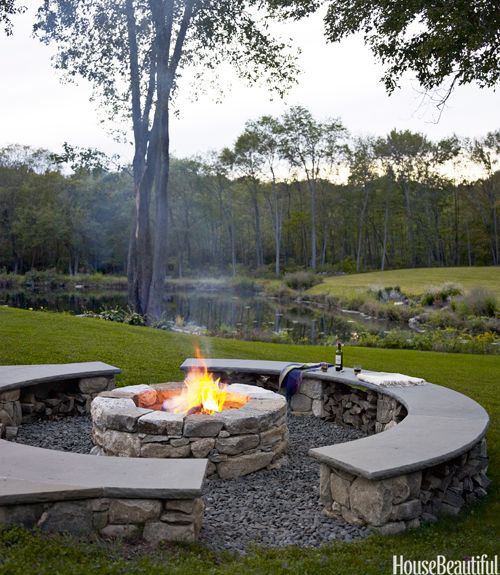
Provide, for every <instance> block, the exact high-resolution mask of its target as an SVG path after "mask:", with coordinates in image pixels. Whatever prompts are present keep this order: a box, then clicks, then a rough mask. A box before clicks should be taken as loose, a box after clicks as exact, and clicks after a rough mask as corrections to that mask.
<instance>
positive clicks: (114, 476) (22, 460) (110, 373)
mask: <svg viewBox="0 0 500 575" xmlns="http://www.w3.org/2000/svg"><path fill="white" fill-rule="evenodd" d="M117 373H120V370H119V369H118V368H116V367H113V366H110V365H107V364H104V363H101V362H88V363H70V364H60V365H30V366H0V417H1V418H2V419H0V421H2V422H3V423H1V424H0V425H2V427H0V430H2V431H3V430H5V429H6V430H7V432H8V433H7V435H8V436H10V437H11V438H14V437H15V433H12V430H13V429H14V430H15V429H17V425H19V424H22V423H23V422H27V421H31V420H32V418H35V417H40V418H47V417H51V416H53V415H60V414H64V415H69V414H71V413H84V412H87V411H89V410H90V403H91V401H92V399H93V398H94V397H95V396H96V395H98V394H99V393H100V392H102V391H105V390H110V389H113V388H114V375H115V374H117ZM68 403H69V404H70V407H71V408H68ZM61 406H62V407H64V409H61ZM5 423H7V424H8V425H5ZM9 432H10V433H9ZM0 461H1V465H0V523H5V524H18V525H19V524H21V525H24V526H26V527H34V526H37V527H38V528H40V529H41V530H42V531H45V532H69V533H72V534H75V535H81V534H84V533H90V532H95V533H98V534H100V535H101V536H104V537H123V538H139V537H143V538H144V539H145V540H146V541H148V542H150V543H152V544H155V543H158V542H159V541H163V540H166V541H179V542H191V541H195V540H196V538H197V536H198V533H199V531H200V528H201V523H202V519H203V509H204V504H203V500H202V499H201V490H202V485H203V480H204V477H205V473H206V467H207V460H206V459H193V460H186V459H169V460H164V459H140V460H139V459H132V458H121V457H95V456H92V455H80V454H76V453H65V452H60V451H53V450H49V449H41V448H38V447H30V446H26V445H20V444H17V443H13V442H11V441H4V440H2V439H0Z"/></svg>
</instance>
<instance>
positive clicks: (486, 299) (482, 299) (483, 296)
mask: <svg viewBox="0 0 500 575" xmlns="http://www.w3.org/2000/svg"><path fill="white" fill-rule="evenodd" d="M464 304H465V306H466V307H467V308H468V309H469V310H470V312H471V313H472V314H473V315H476V316H487V317H495V314H496V313H497V311H498V303H497V298H496V295H495V294H494V293H493V292H491V291H490V290H488V289H484V288H473V289H471V290H470V291H469V293H468V294H467V295H466V296H465V297H464Z"/></svg>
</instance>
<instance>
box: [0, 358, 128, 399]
mask: <svg viewBox="0 0 500 575" xmlns="http://www.w3.org/2000/svg"><path fill="white" fill-rule="evenodd" d="M118 373H121V369H119V368H118V367H114V366H112V365H108V364H107V363H103V362H101V361H87V362H83V363H57V364H43V365H1V366H0V392H2V391H10V390H12V389H21V388H23V387H28V386H31V385H35V384H37V383H44V382H48V381H60V380H67V379H83V378H87V377H110V376H112V375H116V374H118Z"/></svg>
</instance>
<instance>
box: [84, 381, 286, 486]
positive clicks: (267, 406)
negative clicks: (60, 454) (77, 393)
mask: <svg viewBox="0 0 500 575" xmlns="http://www.w3.org/2000/svg"><path fill="white" fill-rule="evenodd" d="M181 386H182V384H181V383H179V382H173V383H164V384H157V385H150V386H147V385H137V386H129V387H125V388H120V389H116V390H114V391H111V392H105V393H102V394H101V395H100V396H99V397H97V398H96V399H94V401H93V402H92V408H91V414H92V424H93V427H92V438H93V441H94V443H95V446H96V447H95V448H94V450H93V453H94V454H96V455H118V456H121V457H157V458H186V457H194V458H208V466H207V476H208V477H209V478H217V477H219V478H221V479H234V478H236V477H240V476H242V475H247V474H248V473H253V472H254V471H257V470H259V469H263V468H266V467H269V466H275V465H279V464H280V460H281V459H282V456H283V455H284V453H285V452H286V449H287V447H288V428H287V425H286V409H287V408H286V401H285V399H284V398H283V397H281V396H279V395H277V394H275V393H272V392H270V391H266V390H259V388H256V387H255V386H252V387H250V386H241V385H240V386H236V385H233V386H230V387H229V388H228V391H233V392H235V393H243V394H248V395H249V398H250V399H249V401H248V403H246V404H245V405H243V406H242V407H240V408H238V409H229V410H223V411H222V412H220V413H216V414H213V415H202V414H193V415H183V414H175V413H167V412H165V411H159V410H157V409H151V407H152V406H154V405H155V404H157V402H158V398H157V394H161V393H162V392H168V391H170V390H174V391H175V390H177V389H180V387H181ZM139 406H144V407H139ZM147 406H150V407H147Z"/></svg>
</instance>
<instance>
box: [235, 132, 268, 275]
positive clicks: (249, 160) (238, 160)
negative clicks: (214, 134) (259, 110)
mask: <svg viewBox="0 0 500 575" xmlns="http://www.w3.org/2000/svg"><path fill="white" fill-rule="evenodd" d="M226 155H227V152H226ZM232 162H233V165H234V168H235V169H236V170H237V172H239V174H240V175H241V176H242V178H243V181H244V182H245V183H246V185H247V189H248V192H249V194H250V201H251V204H252V210H253V215H254V229H255V258H256V259H255V263H256V266H257V268H259V267H262V266H263V265H264V247H263V243H262V230H261V218H260V206H259V192H260V189H261V186H260V181H259V176H260V173H261V169H262V164H263V162H264V159H263V158H262V156H261V155H260V154H259V138H258V135H257V134H256V133H255V132H254V131H253V130H251V129H249V128H248V126H247V129H246V130H245V131H244V132H243V134H241V135H240V136H239V137H238V139H237V140H236V143H235V144H234V150H233V156H232Z"/></svg>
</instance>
